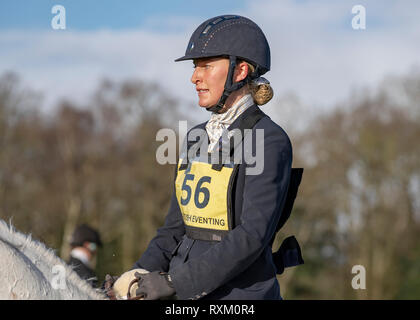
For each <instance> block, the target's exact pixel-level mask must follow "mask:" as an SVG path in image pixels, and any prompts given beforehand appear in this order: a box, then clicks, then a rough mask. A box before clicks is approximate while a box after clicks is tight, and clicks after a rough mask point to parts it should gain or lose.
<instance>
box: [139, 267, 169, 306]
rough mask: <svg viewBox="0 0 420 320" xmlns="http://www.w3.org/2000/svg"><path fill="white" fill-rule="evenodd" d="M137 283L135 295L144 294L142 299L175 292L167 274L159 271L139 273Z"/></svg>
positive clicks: (164, 295) (160, 296) (165, 296)
mask: <svg viewBox="0 0 420 320" xmlns="http://www.w3.org/2000/svg"><path fill="white" fill-rule="evenodd" d="M138 285H139V287H138V289H137V290H136V295H137V296H139V295H144V300H158V299H161V298H167V297H170V296H172V295H174V294H175V289H174V286H173V284H172V281H171V278H170V276H169V274H167V273H164V272H160V271H153V272H150V273H148V274H143V275H141V279H140V280H139V283H138Z"/></svg>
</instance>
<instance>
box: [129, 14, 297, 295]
mask: <svg viewBox="0 0 420 320" xmlns="http://www.w3.org/2000/svg"><path fill="white" fill-rule="evenodd" d="M182 60H193V63H194V68H195V70H194V72H193V75H192V77H191V82H192V83H193V84H194V85H195V88H196V90H197V93H198V103H199V105H200V106H201V107H203V108H206V109H207V110H208V111H210V112H211V117H210V120H209V121H208V122H206V123H202V124H200V125H198V126H196V127H195V128H194V129H196V130H194V129H193V130H190V131H189V133H188V135H187V139H186V141H187V142H186V143H185V146H186V149H185V150H184V152H183V153H182V154H181V156H180V160H179V163H178V165H177V170H176V177H175V190H174V193H173V197H172V200H171V204H170V208H169V211H168V214H167V217H166V220H165V224H164V225H163V226H162V227H161V228H159V229H158V231H157V235H156V236H155V237H154V238H153V239H152V240H151V242H150V244H149V246H148V248H147V249H146V251H145V252H144V254H143V255H142V256H141V258H140V259H139V260H138V261H137V262H136V263H135V265H134V267H133V268H142V269H146V270H148V271H150V273H148V274H146V275H141V279H140V281H139V283H138V286H139V287H138V289H137V294H138V295H144V296H145V297H146V299H161V298H165V297H169V296H171V295H173V294H176V296H177V297H178V298H179V299H281V296H280V287H279V284H278V281H277V278H276V274H277V273H281V272H282V271H283V268H284V266H292V265H297V264H300V263H303V261H302V259H301V257H300V250H299V246H298V245H297V242H296V240H295V239H294V238H293V237H290V238H288V239H286V240H288V242H287V245H284V246H283V245H282V247H283V249H282V251H281V252H280V251H279V252H277V253H276V254H274V255H273V253H272V250H271V245H272V242H273V239H274V236H275V233H276V231H277V230H278V228H279V227H281V225H282V224H283V223H284V222H285V220H286V219H287V217H288V215H289V214H290V211H291V205H290V201H287V199H288V198H290V196H289V197H287V195H288V190H289V193H290V190H291V188H289V184H290V180H291V175H292V168H291V165H292V146H291V143H290V140H289V138H288V136H287V134H286V133H285V132H284V130H283V129H282V128H281V127H279V126H278V125H277V124H275V123H274V122H273V121H272V120H271V119H270V118H269V117H268V116H267V115H265V114H264V113H263V112H262V111H261V110H260V109H259V108H258V106H257V105H262V104H264V103H266V102H268V101H269V100H270V99H271V97H272V95H273V91H272V89H271V87H270V85H269V82H268V81H267V80H266V79H264V78H261V77H260V76H261V75H263V74H264V73H266V72H267V71H269V70H270V48H269V45H268V42H267V40H266V37H265V36H264V34H263V32H262V31H261V29H260V28H259V27H258V26H257V25H256V24H255V23H254V22H252V21H251V20H249V19H248V18H245V17H241V16H237V15H224V16H218V17H215V18H212V19H209V20H207V21H205V22H203V23H202V24H201V25H200V26H199V27H198V28H197V29H196V30H195V32H194V33H193V35H192V36H191V39H190V41H189V44H188V47H187V50H186V53H185V55H184V56H183V57H181V58H179V59H177V60H176V61H182ZM198 129H201V132H203V133H204V137H203V135H201V138H200V137H199V138H200V139H196V138H197V135H195V136H194V137H195V138H191V137H190V135H191V133H192V132H197V130H198ZM235 129H237V130H236V132H238V130H239V132H240V133H241V134H243V135H245V137H243V135H239V137H241V136H242V140H241V141H240V142H241V143H240V144H236V142H235V148H234V149H233V148H232V149H230V147H231V146H232V144H229V143H228V146H229V147H228V149H227V150H228V151H229V152H228V153H227V154H228V157H227V159H228V160H229V161H220V160H221V159H226V158H223V157H224V155H225V156H226V152H225V151H226V148H223V146H225V145H226V143H225V142H226V141H228V142H231V140H229V135H226V133H227V132H235ZM258 129H261V130H259V131H260V132H263V134H262V135H258ZM251 130H252V131H251ZM250 131H251V132H250ZM246 132H248V134H249V135H250V136H251V137H252V138H250V139H246V135H247V133H246ZM226 136H227V137H228V139H225V138H226ZM247 141H248V142H247ZM203 145H204V146H205V149H203ZM194 147H195V149H194V150H195V151H197V150H198V147H200V150H199V151H198V152H194V153H191V152H190V151H191V150H193V148H194ZM249 149H251V150H254V151H255V150H256V151H257V153H259V155H258V154H257V156H256V158H255V159H256V160H255V161H256V162H258V163H247V161H246V159H247V158H246V157H247V152H249ZM203 150H204V151H203ZM237 152H239V155H242V157H241V158H240V159H242V162H240V163H235V162H231V161H232V158H233V157H232V154H233V153H237ZM191 154H192V156H191ZM214 154H217V155H218V157H215V158H211V159H212V161H208V159H209V158H210V157H209V155H214ZM203 156H204V157H203ZM248 156H249V154H248ZM203 158H204V160H203ZM216 158H217V159H218V160H219V161H216V162H213V160H214V159H216ZM248 158H249V157H248ZM252 168H254V169H257V168H259V169H258V170H256V171H257V172H251V171H252ZM261 168H262V169H261ZM298 180H299V181H298V183H297V185H298V184H299V182H300V177H299V179H298ZM294 191H295V193H294V195H292V196H291V198H292V201H291V202H292V204H293V199H294V197H295V196H296V192H297V186H296V188H294ZM288 202H289V203H288ZM286 207H288V208H286ZM285 211H288V212H285ZM291 238H292V239H291ZM283 244H285V243H283ZM286 250H289V254H288V257H289V258H290V257H291V256H293V254H290V253H291V252H292V253H294V254H295V255H294V256H295V259H294V260H293V259H292V260H293V261H285V260H284V259H283V256H286V255H284V252H285V251H286ZM296 253H298V254H296ZM289 260H290V259H289Z"/></svg>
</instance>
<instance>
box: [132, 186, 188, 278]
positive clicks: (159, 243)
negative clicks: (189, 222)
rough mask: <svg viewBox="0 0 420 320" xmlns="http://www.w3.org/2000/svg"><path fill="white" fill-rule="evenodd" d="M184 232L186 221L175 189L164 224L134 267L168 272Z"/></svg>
mask: <svg viewBox="0 0 420 320" xmlns="http://www.w3.org/2000/svg"><path fill="white" fill-rule="evenodd" d="M184 234H185V227H184V222H183V220H182V215H181V211H180V209H179V205H178V202H177V199H176V196H175V191H174V192H173V195H172V199H171V204H170V207H169V211H168V214H167V216H166V218H165V223H164V225H163V226H162V227H160V228H159V229H158V230H157V234H156V236H155V237H154V238H153V239H152V240H151V242H150V243H149V246H148V247H147V249H146V251H145V252H144V253H143V255H142V256H141V257H140V259H139V260H137V262H136V263H135V264H134V266H133V267H132V269H135V268H142V269H146V270H148V271H164V272H167V271H168V269H169V262H170V261H171V258H172V251H173V250H174V249H175V247H176V246H177V244H178V243H179V242H180V241H181V238H182V236H183V235H184Z"/></svg>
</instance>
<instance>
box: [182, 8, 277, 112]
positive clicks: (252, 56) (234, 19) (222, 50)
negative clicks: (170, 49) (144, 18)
mask: <svg viewBox="0 0 420 320" xmlns="http://www.w3.org/2000/svg"><path fill="white" fill-rule="evenodd" d="M219 56H220V57H228V58H229V61H230V63H229V71H228V75H227V78H226V82H225V89H224V92H223V94H222V96H221V97H220V99H219V101H218V103H217V104H216V105H214V106H211V107H209V108H207V110H208V111H212V112H217V111H219V110H220V109H222V108H223V105H224V103H225V101H226V99H227V98H228V97H229V95H230V94H231V93H232V92H233V91H236V90H238V89H240V88H241V87H243V86H244V85H245V84H246V83H247V82H248V81H250V80H252V79H255V78H258V77H259V76H261V75H263V74H264V73H266V72H267V71H269V70H270V47H269V45H268V42H267V39H266V38H265V35H264V33H263V32H262V30H261V29H260V27H258V25H257V24H255V23H254V22H253V21H251V20H250V19H248V18H245V17H241V16H238V15H223V16H218V17H214V18H211V19H209V20H207V21H204V22H203V23H202V24H201V25H200V26H199V27H198V28H197V29H196V30H195V31H194V33H193V34H192V36H191V39H190V41H189V43H188V46H187V50H186V51H185V55H184V56H183V57H181V58H178V59H176V60H175V61H183V60H193V59H199V58H210V57H219ZM237 60H245V61H247V62H249V63H250V64H252V65H253V66H254V67H255V71H254V72H253V73H252V74H251V75H250V76H248V77H247V78H245V79H244V80H242V81H240V82H236V83H233V72H234V70H235V66H236V63H237Z"/></svg>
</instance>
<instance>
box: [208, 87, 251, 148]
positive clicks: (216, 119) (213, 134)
mask: <svg viewBox="0 0 420 320" xmlns="http://www.w3.org/2000/svg"><path fill="white" fill-rule="evenodd" d="M253 104H254V99H252V96H251V94H246V95H245V96H243V97H242V98H241V99H240V100H239V101H238V102H237V103H235V104H234V105H233V106H232V107H231V108H229V109H228V110H227V111H226V112H225V113H215V112H213V113H212V114H211V117H210V120H209V121H208V122H207V124H206V131H207V135H208V136H209V139H210V144H209V147H208V152H212V150H213V149H214V147H215V146H216V145H217V142H218V141H219V139H220V137H221V136H222V133H223V131H225V130H227V129H228V128H229V126H230V125H231V124H232V123H233V122H234V121H235V120H236V119H237V118H238V117H239V116H240V115H241V114H242V113H243V112H244V111H245V110H246V109H248V108H249V107H250V106H252V105H253Z"/></svg>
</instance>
